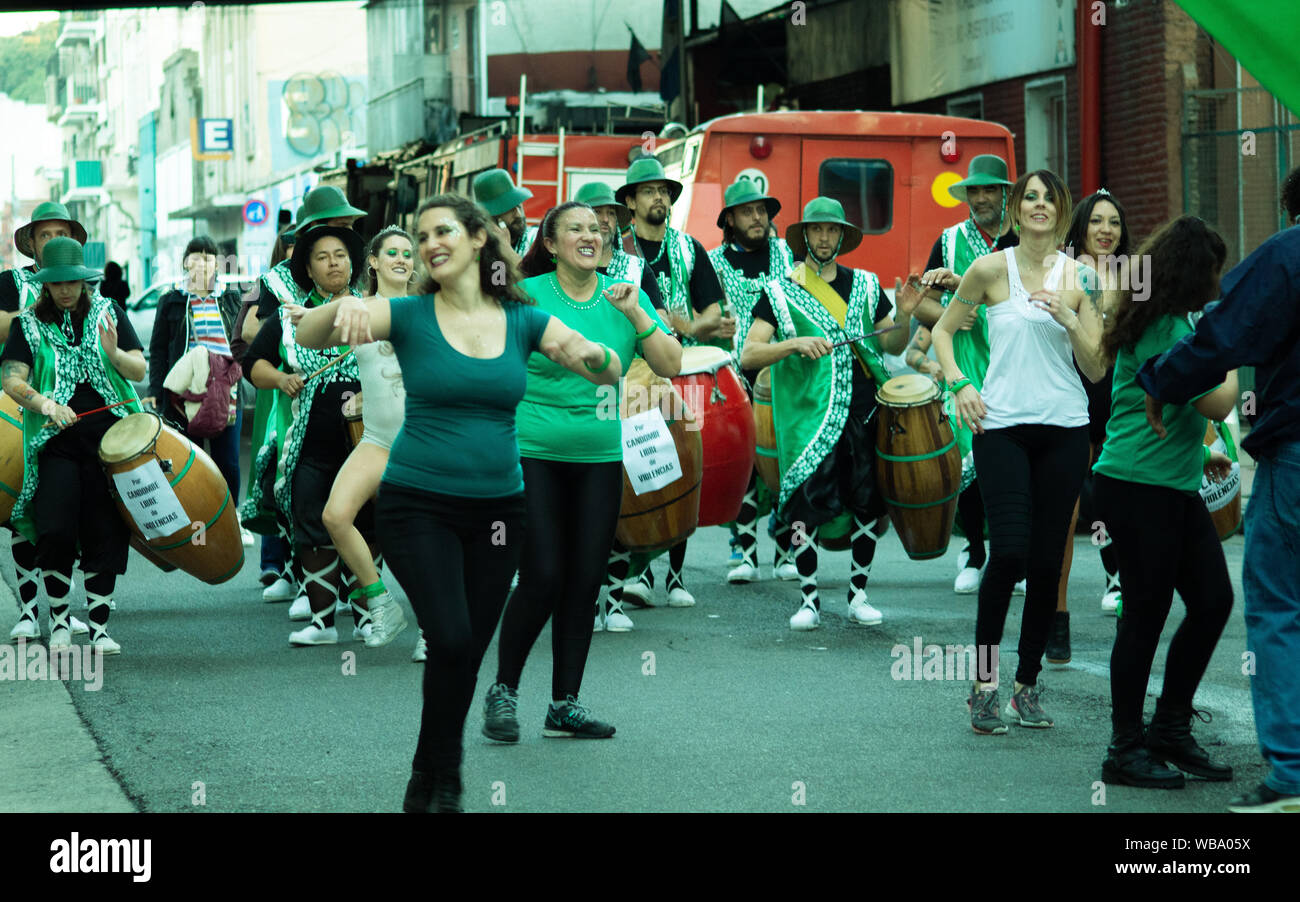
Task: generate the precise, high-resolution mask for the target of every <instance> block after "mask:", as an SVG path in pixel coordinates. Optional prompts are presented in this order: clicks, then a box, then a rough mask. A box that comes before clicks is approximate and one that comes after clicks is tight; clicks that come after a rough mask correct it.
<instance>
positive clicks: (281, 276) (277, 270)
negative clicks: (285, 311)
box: [262, 260, 311, 307]
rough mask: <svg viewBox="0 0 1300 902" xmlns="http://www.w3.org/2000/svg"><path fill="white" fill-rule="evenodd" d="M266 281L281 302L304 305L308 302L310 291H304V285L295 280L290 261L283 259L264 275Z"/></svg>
mask: <svg viewBox="0 0 1300 902" xmlns="http://www.w3.org/2000/svg"><path fill="white" fill-rule="evenodd" d="M262 280H263V281H265V282H266V287H267V288H269V289H271V293H272V294H273V295H275V296H276V297H277V298H279V299H280V304H281V305H284V304H297V305H298V306H300V307H301V306H304V305H305V304H306V303H307V296H308V295H309V294H310V293H311V292H310V291H304V290H303V287H302V286H301V285H299V284H298V283H297V282H295V281H294V278H293V273H292V272H290V271H289V261H288V260H281V261H280V262H279V263H277V264H275V266H273V267H272V268H271V269H270V270H268V271H267V273H266V275H264V276H262Z"/></svg>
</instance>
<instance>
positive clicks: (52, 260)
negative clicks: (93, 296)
mask: <svg viewBox="0 0 1300 902" xmlns="http://www.w3.org/2000/svg"><path fill="white" fill-rule="evenodd" d="M41 257H42V258H44V262H43V263H42V264H41V268H40V269H39V270H37V271H36V276H35V278H36V281H38V282H42V283H47V282H82V281H85V280H86V279H94V278H98V277H99V276H100V275H101V273H100V271H99V270H97V269H87V268H86V265H85V262H86V261H85V257H83V256H82V254H81V242H79V241H77V240H76V239H75V238H51V239H50V240H49V241H47V242H46V244H45V248H44V249H43V250H42V251H41Z"/></svg>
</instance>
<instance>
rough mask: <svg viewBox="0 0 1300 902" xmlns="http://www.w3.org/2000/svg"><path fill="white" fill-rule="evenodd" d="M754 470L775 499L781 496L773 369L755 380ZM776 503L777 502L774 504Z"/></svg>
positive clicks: (764, 370)
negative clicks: (773, 397)
mask: <svg viewBox="0 0 1300 902" xmlns="http://www.w3.org/2000/svg"><path fill="white" fill-rule="evenodd" d="M754 469H756V470H758V475H759V477H760V478H761V479H762V480H763V482H765V483H767V487H768V489H769V490H770V491H771V492H772V496H773V498H779V497H780V496H781V465H780V462H779V461H778V460H777V456H776V424H775V421H774V420H773V419H772V368H771V367H770V366H765V367H763V368H762V369H761V370H759V371H758V377H757V378H756V379H754ZM774 503H775V502H774Z"/></svg>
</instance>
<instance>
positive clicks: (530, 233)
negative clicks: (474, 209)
mask: <svg viewBox="0 0 1300 902" xmlns="http://www.w3.org/2000/svg"><path fill="white" fill-rule="evenodd" d="M532 196H533V192H531V191H529V190H528V189H527V188H517V187H515V183H514V180H513V179H511V178H510V173H508V172H506V171H505V170H504V169H489V170H488V171H487V172H483V173H480V174H479V175H476V176H475V177H474V201H475V203H477V204H478V205H479V206H480V207H482V208H483V209H484V210H487V212H488V215H489V216H491V217H492V218H493V219H495V220H496V222H497V225H499V226H501V227H502V228H504V229H505V230H506V231H507V232H508V233H509V234H510V246H511V247H512V248H513V249H514V252H515V253H516V254H518V255H519V257H520V258H521V259H522V258H523V256H524V254H526V253H528V249H529V248H530V247H532V244H533V239H534V238H536V237H537V226H530V225H528V219H527V217H526V216H524V201H526V200H528V199H529V198H530V197H532ZM512 262H516V263H517V262H518V261H512Z"/></svg>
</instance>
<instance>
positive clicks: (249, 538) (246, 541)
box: [239, 526, 253, 548]
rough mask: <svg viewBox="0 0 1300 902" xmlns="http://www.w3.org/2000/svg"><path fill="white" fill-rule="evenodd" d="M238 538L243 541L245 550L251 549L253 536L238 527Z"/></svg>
mask: <svg viewBox="0 0 1300 902" xmlns="http://www.w3.org/2000/svg"><path fill="white" fill-rule="evenodd" d="M239 537H240V539H242V540H243V542H244V547H245V548H252V547H253V534H252V533H251V532H249V531H248V530H247V529H244V527H242V526H241V527H239Z"/></svg>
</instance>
